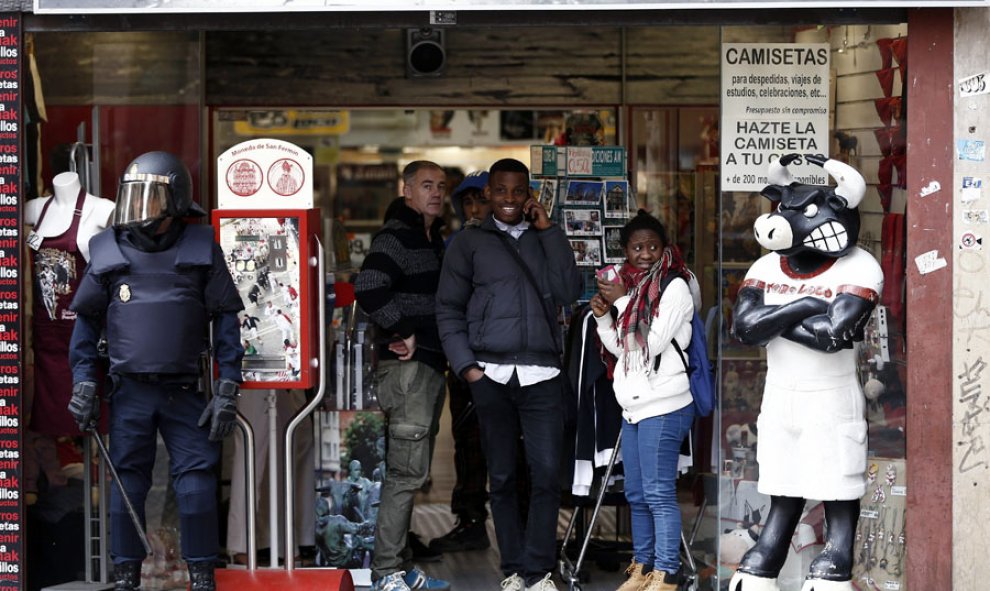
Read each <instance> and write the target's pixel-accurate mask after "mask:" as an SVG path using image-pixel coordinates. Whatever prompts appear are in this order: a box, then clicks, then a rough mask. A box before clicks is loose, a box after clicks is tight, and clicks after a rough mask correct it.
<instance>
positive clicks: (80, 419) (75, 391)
mask: <svg viewBox="0 0 990 591" xmlns="http://www.w3.org/2000/svg"><path fill="white" fill-rule="evenodd" d="M68 408H69V414H71V415H72V418H73V419H75V421H76V424H77V425H79V430H80V431H89V430H90V429H93V428H95V427H96V422H97V421H98V420H99V419H100V398H99V396H97V395H96V383H94V382H77V383H75V384H72V398H71V399H70V400H69V407H68Z"/></svg>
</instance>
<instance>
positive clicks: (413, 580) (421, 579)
mask: <svg viewBox="0 0 990 591" xmlns="http://www.w3.org/2000/svg"><path fill="white" fill-rule="evenodd" d="M403 580H404V581H405V583H406V585H407V586H408V587H409V589H411V590H413V591H415V590H416V589H424V590H425V591H448V590H449V589H450V583H448V582H447V581H444V580H441V579H434V578H433V577H431V576H429V575H427V574H426V573H424V572H423V571H422V570H420V568H419V567H418V566H414V567H412V568H411V569H409V572H407V573H406V576H405V577H403ZM389 591H391V590H389Z"/></svg>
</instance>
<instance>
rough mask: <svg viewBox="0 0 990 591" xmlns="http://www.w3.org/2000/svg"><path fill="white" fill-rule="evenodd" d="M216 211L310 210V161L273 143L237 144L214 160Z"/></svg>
mask: <svg viewBox="0 0 990 591" xmlns="http://www.w3.org/2000/svg"><path fill="white" fill-rule="evenodd" d="M217 205H218V207H219V208H220V209H310V208H312V207H313V157H312V156H311V155H310V154H309V153H308V152H306V150H304V149H302V148H300V147H299V146H297V145H295V144H292V143H289V142H285V141H282V140H273V139H256V140H248V141H246V142H241V143H239V144H237V145H236V146H234V147H232V148H230V149H229V150H227V151H226V152H224V153H223V154H221V155H220V156H219V157H218V158H217Z"/></svg>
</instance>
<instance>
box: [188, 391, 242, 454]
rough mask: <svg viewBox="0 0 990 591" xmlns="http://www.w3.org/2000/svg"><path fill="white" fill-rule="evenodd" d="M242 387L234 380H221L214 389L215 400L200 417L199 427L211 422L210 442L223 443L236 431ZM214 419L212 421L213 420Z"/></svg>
mask: <svg viewBox="0 0 990 591" xmlns="http://www.w3.org/2000/svg"><path fill="white" fill-rule="evenodd" d="M238 392H240V386H238V384H237V382H235V381H233V380H228V379H225V378H220V379H219V380H217V381H216V384H215V387H214V388H213V398H212V399H210V401H209V402H208V403H207V404H206V408H205V409H203V414H202V415H201V416H200V417H199V424H198V426H199V427H203V426H205V425H206V423H207V421H210V441H221V440H223V438H224V437H226V436H228V435H230V433H231V431H233V430H234V423H235V421H236V420H237V395H238ZM211 418H212V420H211Z"/></svg>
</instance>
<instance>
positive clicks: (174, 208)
mask: <svg viewBox="0 0 990 591" xmlns="http://www.w3.org/2000/svg"><path fill="white" fill-rule="evenodd" d="M203 214H204V212H203V210H202V209H200V208H199V206H198V205H196V204H195V203H194V202H193V200H192V181H191V178H190V176H189V171H188V170H187V169H186V167H185V166H184V165H183V164H182V162H181V161H180V160H179V159H178V158H176V157H175V156H173V155H171V154H167V153H165V152H150V153H147V154H144V155H142V156H139V157H138V158H137V159H135V160H134V161H133V162H132V163H131V164H130V165H128V167H127V169H126V170H125V172H124V174H123V175H122V177H121V180H120V188H119V190H118V194H117V203H116V209H115V211H114V222H113V227H112V228H110V229H107V230H105V231H103V232H101V233H99V234H97V235H96V236H95V237H94V238H93V240H92V241H91V243H90V257H91V258H90V264H89V266H88V267H87V269H86V273H85V275H84V276H83V279H82V282H81V284H80V286H79V290H78V291H77V293H76V297H75V299H74V300H73V302H72V307H71V308H72V310H74V311H75V312H76V313H77V314H78V316H77V320H76V325H75V328H74V330H73V333H72V341H71V343H70V350H69V361H70V364H71V365H72V373H73V388H72V399H71V401H70V403H69V411H70V412H71V413H72V415H73V417H74V418H75V419H76V421H77V422H78V423H79V425H80V428H82V429H83V430H88V429H91V428H92V426H93V424H94V423H95V420H96V418H97V416H98V414H99V401H98V400H97V394H96V385H95V379H96V375H97V372H96V367H97V364H98V363H99V359H98V356H99V353H98V346H99V342H100V338H101V337H100V331H101V329H102V330H105V335H106V336H105V338H106V348H107V354H108V356H109V376H110V382H111V386H110V387H109V391H108V398H109V400H110V455H111V458H112V461H113V462H114V465H115V467H116V469H117V472H118V473H119V475H120V480H121V484H122V486H123V488H124V489H125V490H126V491H127V494H128V497H129V498H130V500H131V502H132V503H133V505H134V506H135V508H136V509H137V512H138V515H139V519H140V520H141V521H142V522H143V520H144V504H145V500H146V498H147V494H148V489H149V488H150V486H151V474H152V468H153V466H154V460H155V448H156V440H157V438H156V437H155V433H156V431H157V432H159V433H161V436H162V439H163V440H164V442H165V446H166V448H167V449H168V453H169V458H170V473H171V475H172V478H173V486H174V488H175V493H176V500H177V502H178V506H179V526H180V530H181V535H182V538H181V551H182V557H183V559H185V561H186V563H187V564H188V566H189V575H190V582H191V588H192V589H193V590H194V591H214V589H215V587H216V584H215V582H214V577H213V569H214V563H215V561H216V558H217V553H218V550H219V540H218V531H217V530H218V520H217V503H216V485H217V481H216V474H215V468H216V466H217V463H218V462H219V460H220V441H221V440H222V439H223V438H224V437H225V436H226V435H227V434H229V433H230V432H231V430H232V429H233V427H234V421H235V417H236V412H237V405H236V398H237V395H238V390H239V383H240V381H241V357H242V356H243V348H242V347H241V344H240V338H239V337H240V331H239V322H238V318H237V313H238V312H239V311H241V310H243V309H244V305H243V303H242V302H241V298H240V296H239V295H238V292H237V288H236V286H235V285H234V282H233V280H232V278H231V276H230V272H229V271H228V269H227V265H226V263H225V261H224V256H223V252H222V251H221V249H220V247H219V245H217V244H216V242H215V241H214V239H213V230H212V228H211V227H210V226H203V225H186V224H185V223H184V222H183V221H182V219H181V218H182V217H183V216H195V215H203ZM210 324H212V327H213V342H212V343H210V342H209V327H210ZM211 344H212V353H213V354H214V355H215V357H216V362H217V366H218V368H219V379H218V380H217V382H216V384H215V386H214V388H213V398H212V399H210V400H209V401H207V399H206V397H205V396H204V395H203V392H202V390H203V388H201V387H200V386H201V384H203V383H206V380H208V379H209V377H210V376H203V375H202V371H201V368H202V366H203V363H202V360H203V357H204V356H205V354H206V352H207V351H209V348H210V346H211ZM110 540H111V545H110V554H111V557H112V558H113V562H114V579H115V583H116V586H115V590H116V591H134V590H135V589H137V588H138V587H140V582H141V562H142V561H143V560H144V558H145V551H144V547H143V546H142V544H141V542H140V538H139V537H138V533H137V530H136V529H135V527H134V525H133V524H132V522H131V520H130V518H129V515H128V513H127V511H126V506H125V504H124V502H123V499H122V498H121V496H120V492H119V491H118V490H117V488H116V487H115V488H113V489H112V493H111V500H110Z"/></svg>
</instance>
